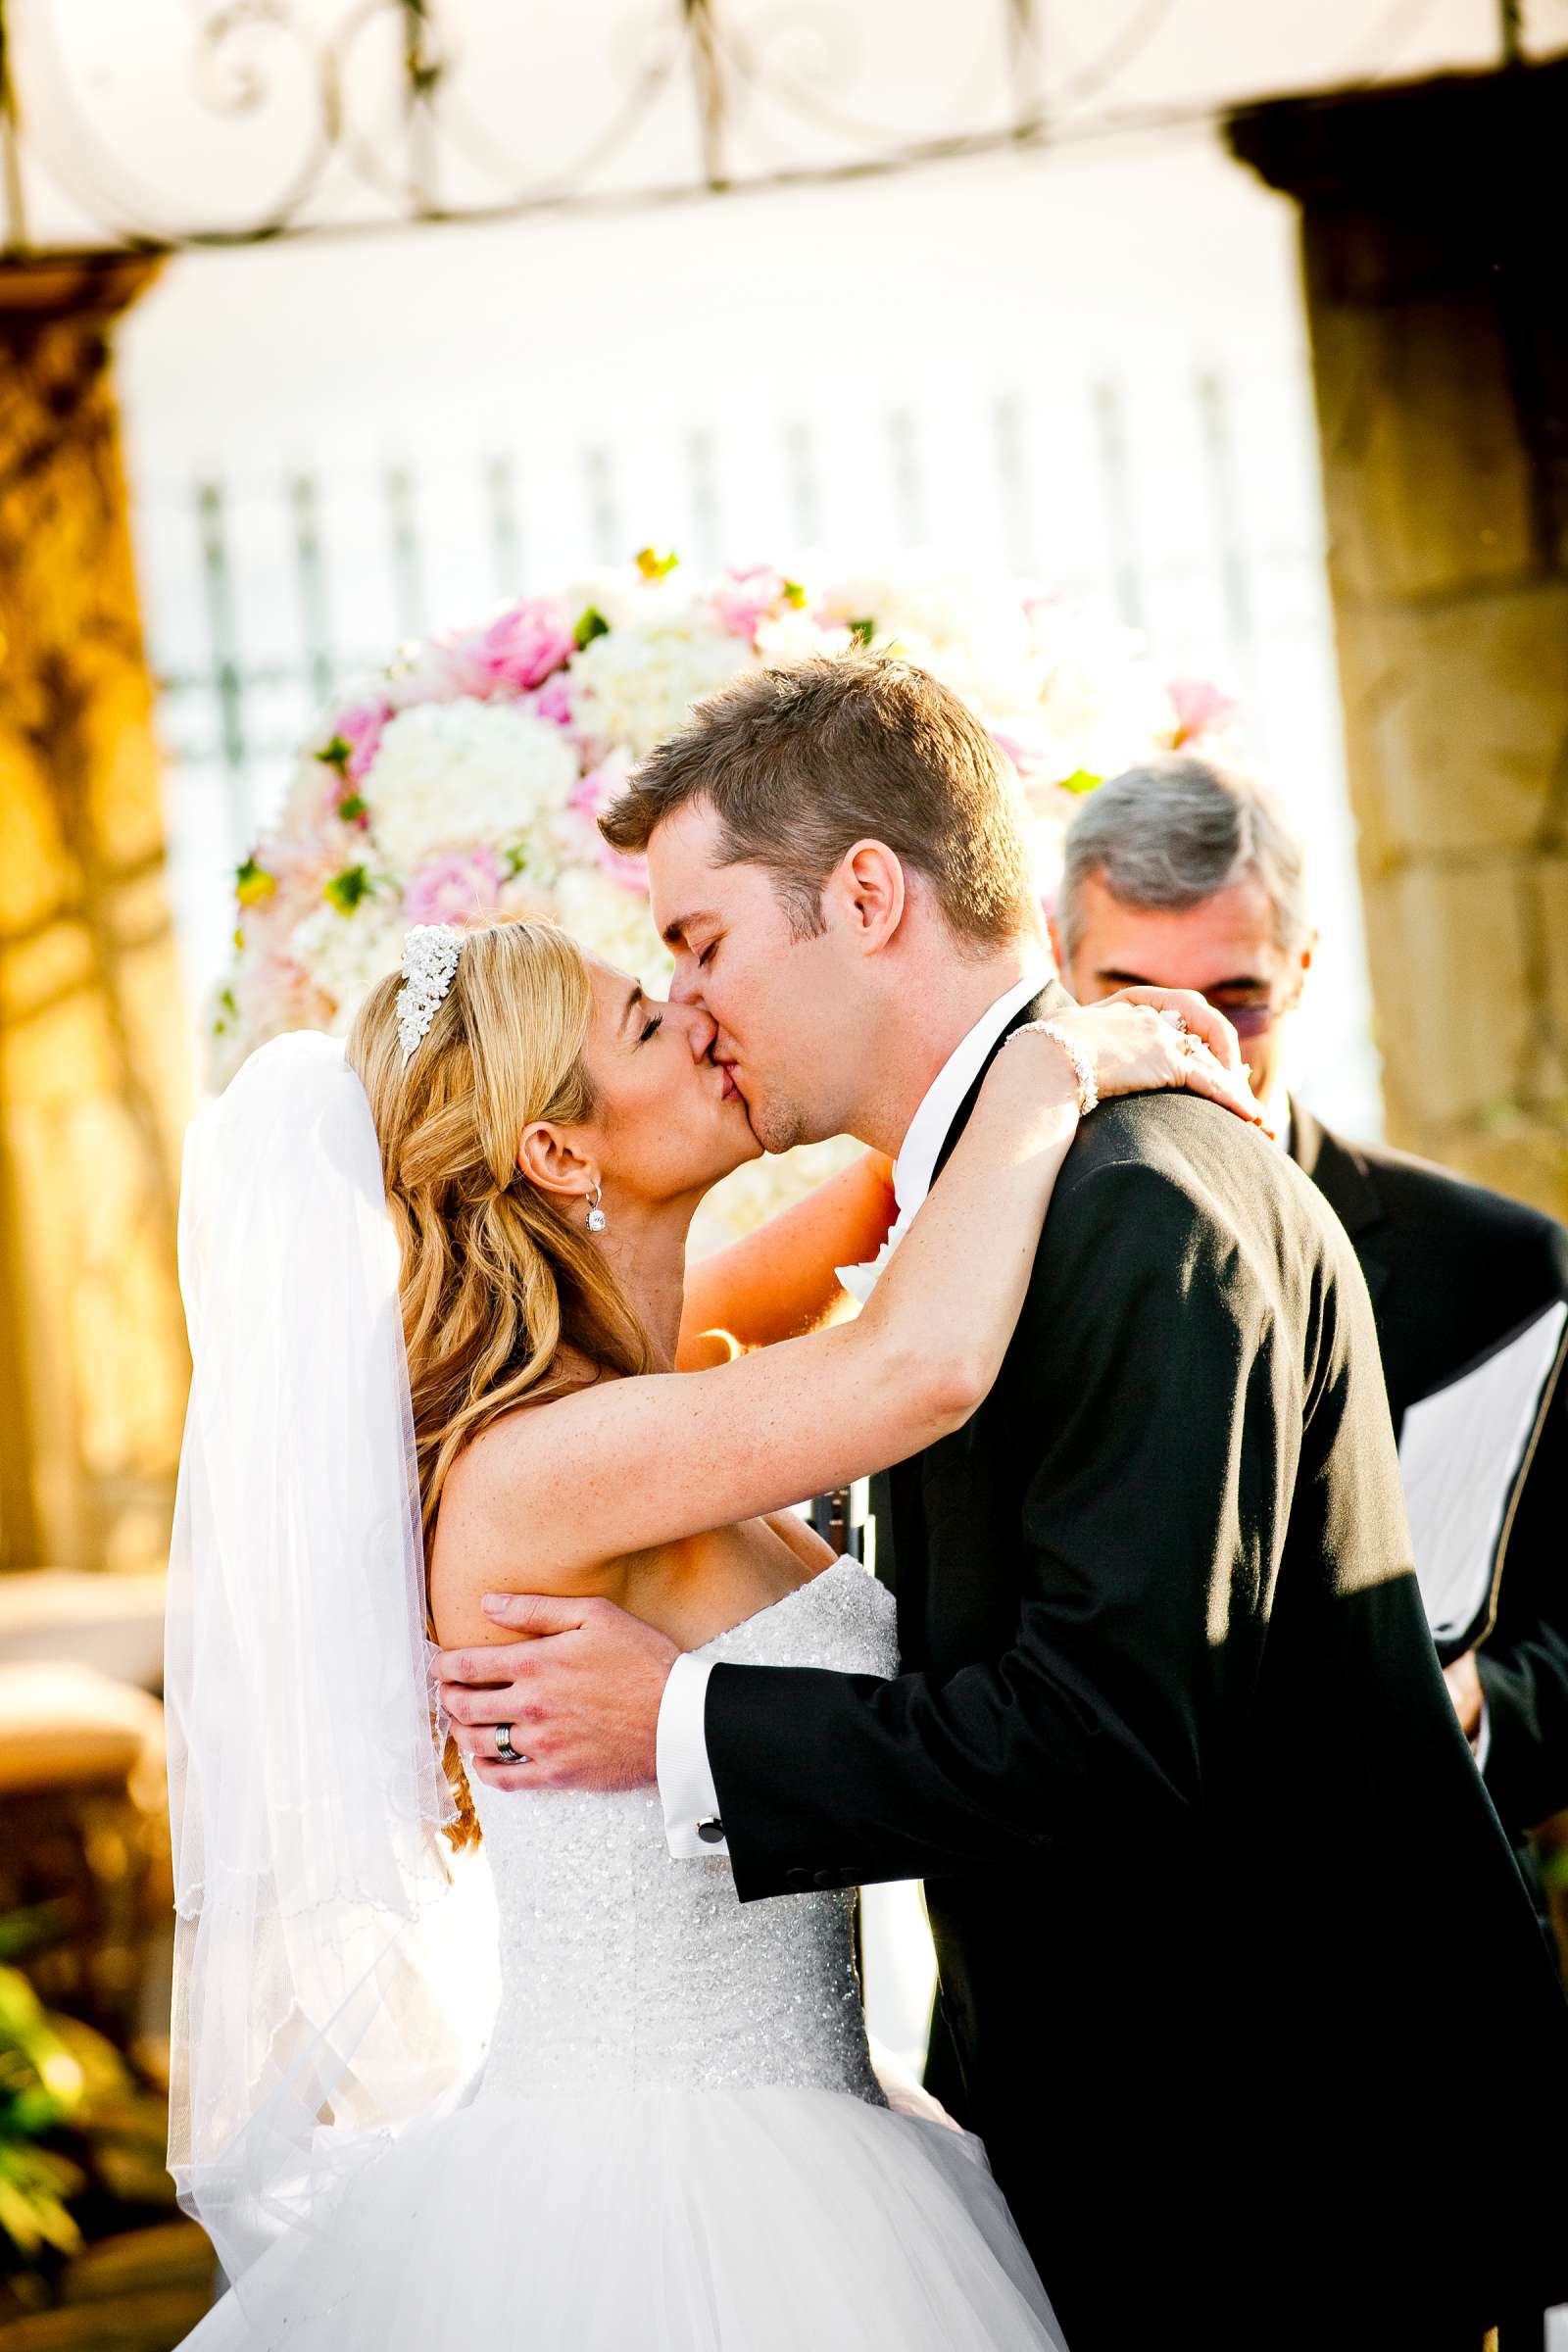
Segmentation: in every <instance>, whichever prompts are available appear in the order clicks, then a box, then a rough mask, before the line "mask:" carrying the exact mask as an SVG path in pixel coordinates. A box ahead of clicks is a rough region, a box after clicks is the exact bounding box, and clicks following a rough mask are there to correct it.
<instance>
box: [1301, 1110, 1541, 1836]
mask: <svg viewBox="0 0 1568 2352" xmlns="http://www.w3.org/2000/svg"><path fill="white" fill-rule="evenodd" d="M1292 1114H1293V1115H1292V1127H1291V1152H1292V1156H1293V1157H1294V1158H1295V1159H1296V1161H1297V1163H1298V1165H1299V1167H1301V1168H1302V1169H1303V1170H1304V1171H1305V1173H1306V1174H1307V1175H1308V1176H1310V1177H1311V1179H1312V1181H1313V1183H1314V1184H1315V1185H1316V1186H1317V1188H1318V1190H1319V1192H1321V1194H1322V1195H1323V1198H1324V1199H1325V1200H1326V1201H1328V1202H1329V1204H1330V1206H1331V1207H1332V1208H1333V1209H1334V1211H1335V1213H1336V1215H1337V1216H1338V1217H1339V1219H1340V1222H1341V1224H1342V1225H1343V1226H1344V1227H1345V1230H1346V1232H1347V1233H1348V1235H1349V1237H1350V1240H1351V1242H1352V1243H1353V1244H1354V1247H1355V1253H1356V1256H1357V1257H1358V1258H1359V1259H1360V1261H1361V1271H1362V1273H1363V1274H1364V1275H1365V1276H1366V1286H1367V1291H1368V1293H1369V1295H1370V1297H1371V1299H1372V1312H1373V1314H1374V1316H1375V1317H1376V1319H1377V1327H1378V1345H1379V1347H1380V1348H1381V1349H1382V1353H1383V1370H1384V1376H1385V1378H1386V1380H1387V1382H1388V1391H1389V1407H1390V1410H1391V1412H1392V1414H1393V1416H1394V1429H1395V1435H1396V1436H1397V1435H1398V1434H1399V1431H1400V1430H1401V1428H1402V1427H1403V1423H1404V1416H1405V1414H1406V1412H1407V1411H1408V1410H1409V1408H1410V1406H1411V1405H1412V1404H1417V1403H1419V1402H1420V1400H1421V1398H1422V1397H1430V1396H1432V1395H1433V1394H1434V1392H1435V1391H1437V1390H1439V1389H1444V1388H1446V1387H1447V1386H1448V1384H1449V1382H1450V1381H1453V1380H1455V1379H1457V1378H1458V1377H1459V1376H1460V1375H1461V1374H1462V1373H1464V1372H1466V1371H1468V1370H1469V1369H1470V1367H1471V1366H1472V1365H1473V1364H1475V1363H1477V1362H1479V1361H1480V1360H1481V1359H1482V1358H1483V1357H1484V1356H1486V1355H1488V1354H1489V1353H1490V1352H1491V1351H1492V1350H1493V1349H1494V1348H1495V1347H1496V1346H1497V1345H1498V1343H1499V1342H1501V1341H1503V1340H1506V1339H1508V1338H1510V1337H1511V1336H1512V1335H1513V1334H1514V1333H1515V1332H1517V1331H1519V1330H1521V1329H1522V1328H1523V1326H1524V1325H1525V1324H1527V1323H1529V1322H1531V1321H1533V1320H1534V1318H1535V1317H1536V1316H1537V1315H1539V1314H1541V1313H1542V1311H1543V1310H1544V1308H1546V1307H1548V1306H1550V1305H1551V1304H1552V1303H1553V1302H1554V1301H1555V1300H1557V1299H1568V1233H1565V1232H1564V1231H1563V1229H1562V1227H1561V1226H1560V1225H1557V1224H1554V1223H1553V1221H1552V1220H1551V1218H1550V1217H1544V1216H1543V1215H1542V1214H1541V1213H1540V1211H1539V1210H1537V1209H1533V1208H1526V1207H1525V1206H1523V1205H1522V1203H1521V1202H1519V1201H1508V1200H1505V1199H1504V1198H1503V1197H1502V1196H1501V1195H1500V1194H1498V1193H1490V1192H1487V1191H1485V1190H1484V1189H1483V1188H1482V1187H1481V1186H1480V1185H1475V1184H1466V1183H1463V1182H1462V1181H1461V1180H1460V1179H1459V1178H1458V1177H1456V1176H1451V1175H1449V1174H1447V1173H1446V1170H1444V1169H1442V1168H1434V1167H1431V1166H1429V1165H1428V1164H1427V1163H1426V1161H1424V1160H1419V1159H1410V1158H1407V1157H1406V1156H1405V1155H1404V1154H1403V1153H1402V1152H1389V1151H1384V1150H1374V1149H1373V1148H1372V1147H1371V1146H1370V1145H1367V1144H1347V1143H1343V1142H1342V1141H1341V1140H1340V1138H1339V1137H1338V1136H1336V1135H1331V1134H1330V1133H1329V1131H1328V1130H1327V1129H1326V1128H1324V1127H1323V1126H1321V1125H1320V1124H1319V1122H1318V1121H1317V1120H1316V1119H1315V1118H1314V1117H1313V1116H1312V1113H1311V1112H1310V1111H1309V1110H1306V1109H1304V1108H1303V1107H1302V1106H1301V1105H1300V1104H1299V1103H1294V1104H1293V1105H1292ZM1534 1436H1535V1443H1534V1446H1533V1447H1532V1448H1531V1450H1530V1453H1529V1456H1528V1460H1527V1461H1526V1462H1525V1464H1524V1465H1523V1467H1522V1473H1521V1476H1520V1477H1519V1480H1518V1483H1517V1489H1516V1493H1515V1496H1514V1501H1513V1508H1512V1514H1511V1517H1510V1518H1509V1519H1508V1520H1507V1522H1506V1528H1505V1533H1504V1536H1503V1539H1502V1542H1501V1544H1500V1545H1499V1548H1498V1555H1497V1560H1496V1564H1495V1575H1494V1583H1493V1598H1492V1609H1491V1614H1490V1621H1489V1623H1488V1625H1487V1627H1486V1629H1485V1632H1484V1636H1483V1640H1482V1643H1481V1647H1480V1652H1479V1655H1478V1658H1477V1661H1476V1663H1477V1666H1478V1668H1479V1671H1480V1675H1481V1687H1482V1690H1483V1691H1485V1693H1486V1700H1487V1713H1488V1719H1489V1722H1490V1726H1491V1737H1490V1742H1489V1747H1488V1754H1487V1767H1486V1773H1487V1786H1488V1787H1489V1789H1491V1790H1492V1795H1493V1800H1494V1802H1495V1805H1496V1808H1497V1811H1498V1812H1499V1813H1500V1814H1501V1816H1502V1819H1503V1823H1504V1826H1505V1827H1506V1828H1507V1829H1508V1830H1509V1832H1510V1833H1511V1834H1514V1835H1518V1834H1520V1833H1522V1832H1523V1831H1526V1830H1529V1829H1533V1828H1534V1827H1535V1826H1536V1824H1537V1823H1538V1822H1541V1821H1544V1819H1545V1817H1546V1816H1547V1814H1549V1813H1555V1812H1558V1811H1559V1810H1560V1809H1561V1808H1562V1807H1563V1806H1568V1366H1561V1365H1560V1367H1559V1369H1558V1372H1557V1374H1556V1377H1555V1382H1554V1385H1552V1386H1551V1387H1550V1389H1549V1393H1548V1396H1547V1398H1546V1400H1545V1404H1544V1413H1543V1416H1542V1418H1541V1421H1540V1424H1539V1427H1538V1428H1537V1430H1536V1431H1535V1433H1534Z"/></svg>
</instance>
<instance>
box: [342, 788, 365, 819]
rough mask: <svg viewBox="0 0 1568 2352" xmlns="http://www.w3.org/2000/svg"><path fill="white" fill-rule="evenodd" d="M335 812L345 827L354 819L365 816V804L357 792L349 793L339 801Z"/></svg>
mask: <svg viewBox="0 0 1568 2352" xmlns="http://www.w3.org/2000/svg"><path fill="white" fill-rule="evenodd" d="M337 812H338V814H339V816H340V817H341V818H342V819H343V822H344V823H345V824H346V825H352V824H353V822H354V820H355V818H356V817H359V816H363V815H364V814H365V803H364V801H363V800H362V799H361V798H360V795H359V794H358V793H357V792H351V793H349V794H348V795H347V796H346V798H345V799H343V800H341V801H339V803H338V805H337Z"/></svg>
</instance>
